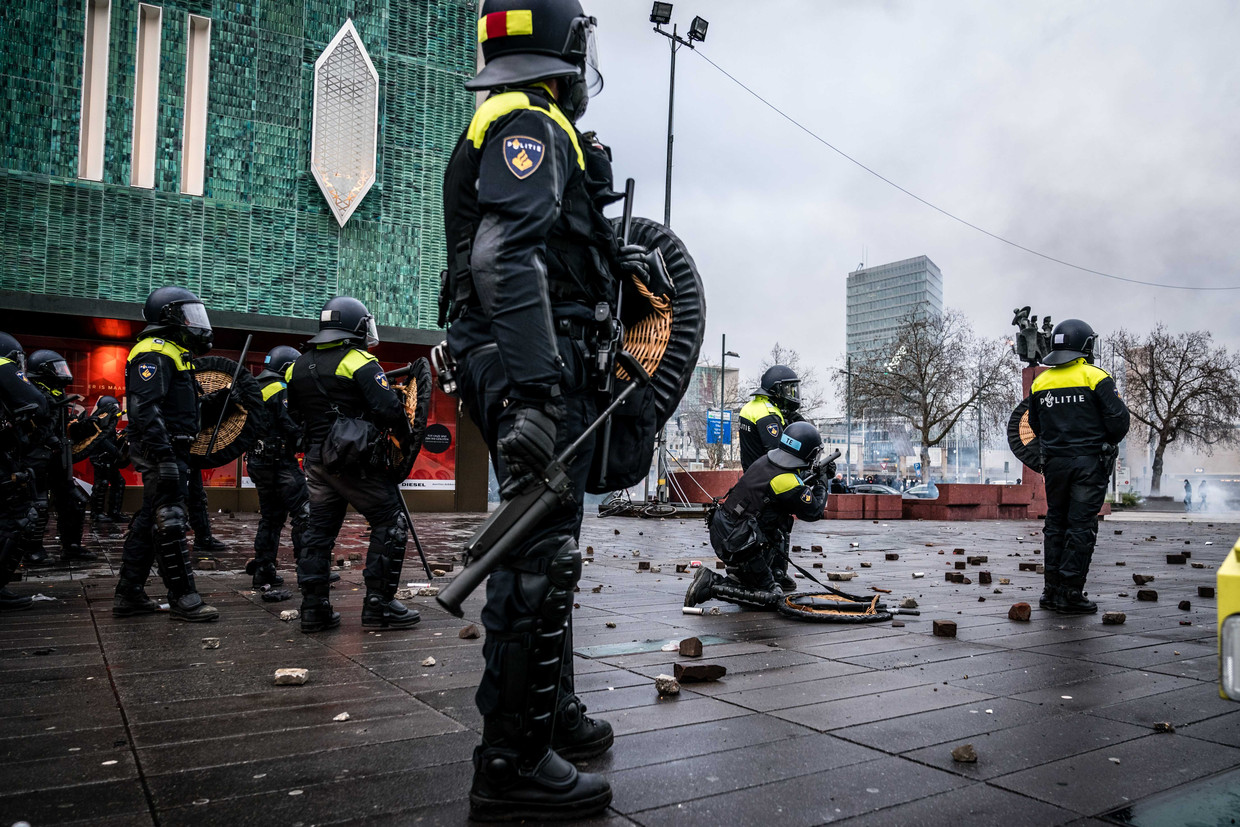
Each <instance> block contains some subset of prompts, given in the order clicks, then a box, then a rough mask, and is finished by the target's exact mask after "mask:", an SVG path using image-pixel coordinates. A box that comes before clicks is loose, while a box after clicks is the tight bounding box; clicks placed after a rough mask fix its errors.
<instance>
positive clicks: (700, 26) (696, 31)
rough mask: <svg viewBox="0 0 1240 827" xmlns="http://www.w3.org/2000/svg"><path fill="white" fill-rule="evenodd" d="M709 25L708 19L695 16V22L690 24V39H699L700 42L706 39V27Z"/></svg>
mask: <svg viewBox="0 0 1240 827" xmlns="http://www.w3.org/2000/svg"><path fill="white" fill-rule="evenodd" d="M709 25H710V23H708V22H706V20H704V19H703V18H701V17H695V18H693V22H692V23H690V24H689V39H690V40H697V41H699V42H701V41H703V40H705V39H706V27H707V26H709Z"/></svg>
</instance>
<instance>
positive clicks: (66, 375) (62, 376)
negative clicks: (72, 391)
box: [47, 359, 73, 384]
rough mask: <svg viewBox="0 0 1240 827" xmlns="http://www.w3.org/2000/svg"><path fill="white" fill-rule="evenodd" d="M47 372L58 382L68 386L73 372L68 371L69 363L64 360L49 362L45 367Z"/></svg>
mask: <svg viewBox="0 0 1240 827" xmlns="http://www.w3.org/2000/svg"><path fill="white" fill-rule="evenodd" d="M47 370H48V372H50V373H51V375H52V376H55V377H56V378H57V379H59V380H60V381H62V382H64V383H65V384H68V383H70V382H72V381H73V371H71V370H69V363H68V362H66V361H65V360H64V359H57V360H56V361H55V362H49V363H48V365H47Z"/></svg>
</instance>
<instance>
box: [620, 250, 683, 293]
mask: <svg viewBox="0 0 1240 827" xmlns="http://www.w3.org/2000/svg"><path fill="white" fill-rule="evenodd" d="M616 261H617V263H618V264H619V265H620V270H621V271H622V272H625V273H629V274H631V275H634V276H637V278H638V280H639V281H641V283H642V284H644V285H646V289H648V290H649V291H650V292H651V293H653V294H654V295H656V296H667V297H668V298H671V297H673V296H674V295H676V293H675V290H674V289H673V287H672V280H671V277H670V276H668V274H667V267H666V266H665V265H664V263H663V254H662V253H660V252H659V251H658V249H654V250H648V249H646V248H645V247H643V246H642V245H640V244H626V245H624V246H623V247H621V248H620V252H619V254H618V255H617V258H616Z"/></svg>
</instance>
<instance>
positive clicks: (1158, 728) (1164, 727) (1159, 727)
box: [1154, 721, 1175, 732]
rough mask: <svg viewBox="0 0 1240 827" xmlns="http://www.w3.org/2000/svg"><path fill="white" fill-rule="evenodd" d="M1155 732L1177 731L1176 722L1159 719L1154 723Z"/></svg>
mask: <svg viewBox="0 0 1240 827" xmlns="http://www.w3.org/2000/svg"><path fill="white" fill-rule="evenodd" d="M1154 731H1155V732H1175V724H1173V723H1171V722H1170V721H1159V722H1158V723H1156V724H1154Z"/></svg>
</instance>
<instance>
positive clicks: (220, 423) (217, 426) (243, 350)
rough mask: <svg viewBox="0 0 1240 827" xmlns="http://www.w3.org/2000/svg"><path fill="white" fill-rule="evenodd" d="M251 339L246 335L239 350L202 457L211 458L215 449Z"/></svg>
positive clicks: (250, 334)
mask: <svg viewBox="0 0 1240 827" xmlns="http://www.w3.org/2000/svg"><path fill="white" fill-rule="evenodd" d="M253 338H254V334H253V333H247V334H246V337H245V347H243V348H241V358H240V359H238V360H237V369H236V370H235V371H233V376H232V384H231V385H229V386H228V399H225V400H224V404H223V405H222V406H220V418H219V419H218V420H216V422H215V430H214V431H212V432H211V440H210V441H209V442H208V443H207V451H206V453H205V454H204V455H203V456H208V457H209V456H211V451H212V449H214V448H215V440H216V438H217V437H218V436H219V435H220V428H221V427H223V425H224V416H225V414H227V413H228V400H229V399H232V394H233V389H234V388H236V387H237V380H238V379H239V378H240V377H241V371H242V370H244V369H245V357H246V354H248V353H249V352H250V340H251V339H253Z"/></svg>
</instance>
